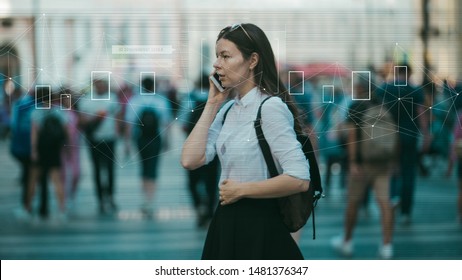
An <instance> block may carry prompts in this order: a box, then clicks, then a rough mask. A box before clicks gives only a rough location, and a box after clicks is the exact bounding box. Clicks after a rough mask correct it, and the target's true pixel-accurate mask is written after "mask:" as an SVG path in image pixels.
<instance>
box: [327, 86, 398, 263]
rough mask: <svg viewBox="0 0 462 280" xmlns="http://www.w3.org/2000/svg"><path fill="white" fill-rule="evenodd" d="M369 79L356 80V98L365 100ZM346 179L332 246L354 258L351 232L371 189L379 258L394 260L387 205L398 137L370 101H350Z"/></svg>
mask: <svg viewBox="0 0 462 280" xmlns="http://www.w3.org/2000/svg"><path fill="white" fill-rule="evenodd" d="M369 83H370V82H369V80H368V79H365V78H363V79H358V81H357V83H356V84H355V85H354V90H355V96H357V97H359V99H367V96H368V95H369V90H370V87H369ZM346 123H347V126H346V127H347V129H348V137H347V154H348V165H349V180H348V190H347V205H346V210H345V225H344V234H343V235H339V236H337V237H334V238H333V239H332V240H331V243H332V246H333V247H334V248H335V249H336V250H337V251H338V252H340V253H341V254H342V255H343V256H345V257H350V256H351V255H353V249H354V248H353V241H352V239H353V230H354V227H355V224H356V219H357V216H358V209H359V207H360V206H361V204H362V201H363V199H364V196H365V194H366V191H367V188H368V187H369V186H371V187H372V189H373V191H374V195H375V198H376V200H377V203H378V206H379V209H380V213H381V223H382V244H381V245H380V247H379V252H378V253H379V257H380V258H382V259H391V258H392V257H393V245H392V236H393V209H392V205H391V202H390V185H389V182H390V175H391V174H390V173H391V170H392V163H393V161H394V158H395V155H396V152H397V144H398V134H397V125H396V124H395V123H394V120H393V118H392V116H391V114H390V113H389V112H388V111H387V108H386V107H384V106H382V104H380V103H379V102H376V100H375V99H374V98H372V99H371V100H360V101H359V100H356V101H353V102H352V104H351V105H350V108H349V110H348V118H347V120H346Z"/></svg>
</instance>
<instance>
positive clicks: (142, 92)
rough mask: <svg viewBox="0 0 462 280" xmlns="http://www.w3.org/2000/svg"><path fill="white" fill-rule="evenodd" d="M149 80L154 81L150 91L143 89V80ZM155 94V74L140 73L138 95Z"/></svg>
mask: <svg viewBox="0 0 462 280" xmlns="http://www.w3.org/2000/svg"><path fill="white" fill-rule="evenodd" d="M146 78H151V79H152V80H153V81H154V86H153V88H152V90H148V89H145V88H144V87H143V80H144V79H146ZM155 94H156V72H140V95H155Z"/></svg>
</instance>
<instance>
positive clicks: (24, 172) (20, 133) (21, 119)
mask: <svg viewBox="0 0 462 280" xmlns="http://www.w3.org/2000/svg"><path fill="white" fill-rule="evenodd" d="M34 108H35V101H34V98H33V97H32V93H27V94H26V95H24V96H23V97H21V98H20V99H19V100H17V101H16V102H15V103H14V104H13V108H12V112H11V142H10V152H11V154H12V155H13V157H14V158H15V159H16V160H17V161H18V162H19V163H20V165H21V189H22V190H21V207H20V208H19V211H18V212H17V215H18V217H19V218H25V217H27V216H29V213H28V211H27V193H28V186H29V180H30V170H31V129H32V128H31V127H32V119H31V115H32V112H33V110H34Z"/></svg>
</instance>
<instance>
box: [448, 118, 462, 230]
mask: <svg viewBox="0 0 462 280" xmlns="http://www.w3.org/2000/svg"><path fill="white" fill-rule="evenodd" d="M457 116H458V118H457V120H458V121H457V122H456V123H455V126H454V142H453V143H452V145H451V150H450V156H449V164H448V169H447V171H446V175H447V176H448V177H449V176H450V175H451V173H452V169H453V166H454V163H455V162H457V179H458V180H457V182H458V188H459V194H458V196H457V221H458V223H459V224H461V225H462V126H461V125H462V110H459V111H458V112H457Z"/></svg>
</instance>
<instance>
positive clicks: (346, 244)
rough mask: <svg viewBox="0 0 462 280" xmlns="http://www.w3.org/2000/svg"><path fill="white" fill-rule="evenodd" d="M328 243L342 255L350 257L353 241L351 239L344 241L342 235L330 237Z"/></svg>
mask: <svg viewBox="0 0 462 280" xmlns="http://www.w3.org/2000/svg"><path fill="white" fill-rule="evenodd" d="M330 244H331V245H332V247H333V248H334V249H335V250H336V251H337V252H339V253H340V254H342V255H343V256H344V257H351V256H352V255H353V242H352V241H351V240H350V241H345V238H344V237H343V236H342V235H339V236H336V237H334V238H332V239H331V241H330Z"/></svg>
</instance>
